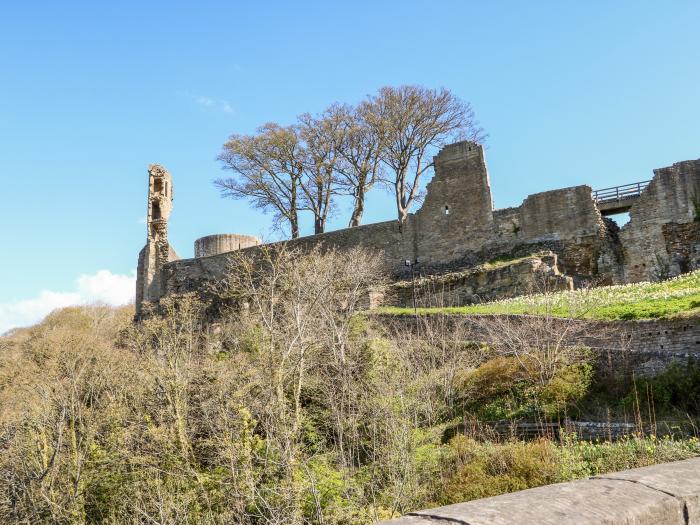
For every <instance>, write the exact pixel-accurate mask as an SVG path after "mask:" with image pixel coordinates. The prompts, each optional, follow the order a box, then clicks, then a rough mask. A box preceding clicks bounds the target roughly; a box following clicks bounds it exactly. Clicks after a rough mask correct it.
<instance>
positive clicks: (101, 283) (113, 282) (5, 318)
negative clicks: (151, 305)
mask: <svg viewBox="0 0 700 525" xmlns="http://www.w3.org/2000/svg"><path fill="white" fill-rule="evenodd" d="M135 289H136V272H135V271H133V272H132V273H131V275H119V274H114V273H112V272H110V271H109V270H100V271H98V272H97V273H95V274H92V275H81V276H80V277H78V278H77V279H76V281H75V290H73V291H70V292H55V291H52V290H43V291H42V292H40V293H39V295H38V296H37V297H34V298H32V299H23V300H21V301H17V302H14V303H0V334H3V333H5V332H7V331H8V330H10V329H11V328H15V327H18V326H28V325H32V324H34V323H37V322H38V321H40V320H41V319H43V318H44V317H46V315H47V314H49V313H51V312H52V311H53V310H55V309H56V308H64V307H66V306H75V305H80V304H90V303H105V304H109V305H113V306H121V305H124V304H128V303H130V302H132V301H133V300H134V294H135Z"/></svg>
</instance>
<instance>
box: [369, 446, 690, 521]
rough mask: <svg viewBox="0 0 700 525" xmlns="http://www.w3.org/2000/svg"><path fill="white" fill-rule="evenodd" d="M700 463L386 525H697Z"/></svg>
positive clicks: (595, 480) (501, 498)
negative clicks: (421, 524) (442, 524)
mask: <svg viewBox="0 0 700 525" xmlns="http://www.w3.org/2000/svg"><path fill="white" fill-rule="evenodd" d="M699 496H700V458H695V459H690V460H686V461H679V462H675V463H666V464H663V465H654V466H651V467H644V468H640V469H634V470H629V471H625V472H619V473H615V474H607V475H604V476H598V477H595V478H590V479H587V480H581V481H572V482H569V483H560V484H556V485H548V486H545V487H538V488H534V489H529V490H523V491H520V492H515V493H512V494H504V495H502V496H496V497H493V498H485V499H481V500H475V501H470V502H467V503H458V504H456V505H448V506H445V507H439V508H436V509H430V510H424V511H419V512H412V513H410V514H409V515H407V516H405V517H402V518H399V519H395V520H392V521H386V522H383V523H385V524H387V525H390V524H391V525H414V524H418V523H421V522H420V521H416V518H417V519H420V520H424V523H433V522H435V523H462V524H468V525H507V524H508V525H510V524H516V523H517V524H519V525H550V524H551V525H561V524H564V523H566V524H581V525H600V524H609V525H617V524H620V525H622V524H635V525H652V524H653V525H660V524H665V525H689V524H697V523H700V514H699V509H698V502H699V499H698V498H699Z"/></svg>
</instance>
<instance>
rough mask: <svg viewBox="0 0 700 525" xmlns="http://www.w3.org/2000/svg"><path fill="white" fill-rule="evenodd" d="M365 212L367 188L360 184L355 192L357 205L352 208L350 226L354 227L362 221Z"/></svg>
mask: <svg viewBox="0 0 700 525" xmlns="http://www.w3.org/2000/svg"><path fill="white" fill-rule="evenodd" d="M364 212H365V188H364V186H359V187H358V188H357V191H356V192H355V205H354V207H353V210H352V217H350V224H348V227H349V228H354V227H355V226H359V225H360V224H361V223H362V214H363V213H364Z"/></svg>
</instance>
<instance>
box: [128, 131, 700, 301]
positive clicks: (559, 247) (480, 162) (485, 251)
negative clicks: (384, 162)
mask: <svg viewBox="0 0 700 525" xmlns="http://www.w3.org/2000/svg"><path fill="white" fill-rule="evenodd" d="M434 164H435V175H434V177H433V179H432V180H431V181H430V182H429V184H428V185H427V194H426V198H425V201H424V203H423V206H422V207H421V208H420V209H419V210H418V211H417V212H416V213H414V214H409V215H408V217H407V219H406V221H405V222H404V223H403V224H401V223H399V222H398V221H386V222H381V223H377V224H368V225H364V226H359V227H356V228H347V229H343V230H338V231H333V232H329V233H325V234H319V235H312V236H308V237H302V238H300V239H295V240H293V241H289V244H290V246H291V247H299V248H304V249H306V248H311V247H313V246H317V245H322V246H323V247H326V248H338V249H348V248H352V247H364V248H367V249H370V250H375V251H377V252H378V253H379V254H380V255H381V256H382V257H383V261H384V266H385V268H386V270H387V272H388V273H389V274H390V275H392V277H393V278H394V279H398V280H400V279H406V278H407V277H410V275H411V269H410V268H409V267H407V266H406V265H405V261H410V262H412V263H415V262H416V261H417V262H418V264H415V265H414V266H413V269H414V270H415V271H417V272H418V273H419V274H422V275H440V274H445V273H450V272H456V271H462V270H464V269H468V268H474V267H476V266H478V265H482V264H484V263H487V262H489V261H491V260H493V259H494V258H497V257H498V258H503V257H508V258H520V257H525V256H528V255H532V254H536V253H541V252H543V251H552V252H554V253H555V254H556V255H557V256H558V268H559V269H560V270H561V272H562V273H564V274H565V275H567V276H570V277H572V278H573V279H574V283H575V285H580V284H582V283H583V282H593V283H596V284H609V283H621V282H633V281H640V280H646V279H649V278H650V277H652V275H651V273H652V270H653V269H654V267H655V266H656V265H657V264H658V262H659V260H661V261H663V262H664V264H666V265H667V266H668V273H669V275H676V274H678V273H681V272H684V271H688V270H691V269H694V268H697V267H699V266H700V229H699V228H698V226H697V224H698V223H694V220H695V215H696V205H695V204H694V202H697V199H696V196H697V195H700V160H698V161H686V162H680V163H677V164H674V165H673V166H671V167H669V168H663V169H659V170H656V172H655V177H654V180H653V181H652V182H651V184H650V185H649V186H648V188H647V189H646V190H645V191H644V192H643V193H642V194H641V196H640V197H638V198H637V200H636V202H635V203H634V204H633V205H632V208H631V210H630V216H631V220H630V222H629V223H628V224H627V225H626V226H625V227H624V228H623V229H622V230H619V228H617V226H616V225H615V224H614V223H613V222H612V221H611V220H610V219H605V218H603V217H602V216H601V214H600V212H599V210H598V208H597V206H596V204H595V202H594V201H593V199H592V198H591V188H590V187H588V186H575V187H571V188H563V189H557V190H552V191H546V192H541V193H537V194H534V195H530V196H529V197H527V198H526V199H525V200H524V201H523V203H522V204H521V205H520V206H518V207H512V208H507V209H502V210H493V209H492V198H491V188H490V184H489V177H488V171H487V167H486V161H485V157H484V150H483V148H482V147H481V146H480V145H478V144H475V143H472V142H467V141H465V142H459V143H456V144H450V145H448V146H446V147H445V148H443V149H442V150H441V151H440V152H439V153H438V155H436V156H435V158H434ZM160 169H161V170H162V168H160ZM164 171H165V170H163V172H164ZM149 173H150V172H149ZM160 173H161V172H160V171H159V169H154V171H153V173H152V174H151V175H150V179H149V180H150V182H149V220H148V223H149V225H148V232H149V237H148V243H147V245H146V247H145V248H144V250H143V251H142V253H141V254H140V255H139V283H140V284H139V285H138V290H137V308H138V305H139V304H140V303H141V302H142V301H144V300H151V301H156V300H158V299H159V298H160V297H161V296H162V295H163V294H171V293H181V292H183V291H193V290H197V289H199V288H200V287H201V286H204V285H205V284H206V283H207V282H211V281H218V280H220V279H221V278H222V276H223V274H224V272H225V270H226V268H227V267H228V262H227V261H229V260H230V258H231V257H232V252H233V251H234V250H238V249H243V250H244V251H246V250H253V251H254V250H259V247H257V246H252V247H251V245H252V244H253V242H252V241H251V242H248V241H247V240H246V241H245V242H240V239H242V238H245V239H252V238H249V237H247V236H237V235H235V234H224V235H214V236H209V237H205V238H203V239H200V240H198V241H197V244H196V250H195V251H196V255H197V258H196V259H195V260H184V261H174V260H175V259H177V257H176V256H175V255H174V252H172V248H170V246H169V244H168V243H167V215H168V214H169V212H170V205H171V202H172V198H170V199H168V194H170V197H172V182H171V180H170V175H169V174H167V175H161V174H160ZM165 173H167V172H165ZM166 179H167V182H166ZM159 180H160V181H161V182H159ZM168 186H169V188H170V189H169V192H168V191H167V190H166V188H167V187H168ZM694 199H695V201H694ZM153 203H157V204H158V206H159V207H158V210H159V213H158V214H156V213H155V212H153V213H152V211H153V209H155V208H153ZM156 215H158V216H156ZM256 242H257V241H256ZM173 261H174V262H173ZM161 273H162V276H161ZM512 284H513V286H514V287H516V288H517V283H516V282H513V283H512ZM465 286H466V285H465ZM471 288H473V287H471V285H470V289H471ZM482 290H483V288H482ZM458 295H459V294H458ZM462 295H464V296H465V297H466V296H467V295H469V294H466V295H465V294H462ZM486 295H489V293H486ZM465 300H466V299H465Z"/></svg>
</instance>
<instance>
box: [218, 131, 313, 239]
mask: <svg viewBox="0 0 700 525" xmlns="http://www.w3.org/2000/svg"><path fill="white" fill-rule="evenodd" d="M257 132H258V134H257V135H254V136H250V135H232V136H231V137H230V138H229V140H228V142H226V144H224V147H223V150H222V152H221V153H220V154H219V156H218V157H217V159H218V160H220V161H221V162H222V163H223V167H224V169H230V170H231V171H233V172H234V174H235V177H229V178H220V179H217V180H216V181H214V185H215V186H216V187H218V188H219V190H220V191H221V195H222V197H231V198H233V199H250V200H251V202H252V203H253V205H254V206H255V207H256V208H260V209H262V210H264V211H265V212H268V211H272V212H273V214H274V222H275V226H280V225H281V223H283V222H287V223H288V224H289V226H290V228H291V234H292V238H293V239H296V238H297V237H299V209H300V206H299V202H300V195H299V186H300V182H301V178H302V174H303V171H304V168H303V158H302V156H303V151H302V150H303V148H302V145H301V139H300V137H299V132H298V129H297V128H296V127H294V126H287V127H283V126H280V125H278V124H274V123H268V124H265V125H264V126H262V127H260V128H258V130H257Z"/></svg>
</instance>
